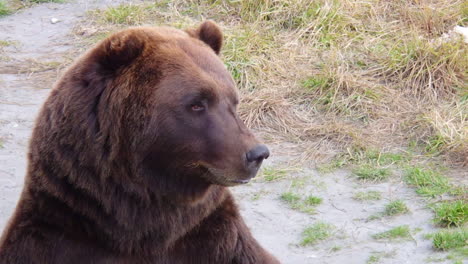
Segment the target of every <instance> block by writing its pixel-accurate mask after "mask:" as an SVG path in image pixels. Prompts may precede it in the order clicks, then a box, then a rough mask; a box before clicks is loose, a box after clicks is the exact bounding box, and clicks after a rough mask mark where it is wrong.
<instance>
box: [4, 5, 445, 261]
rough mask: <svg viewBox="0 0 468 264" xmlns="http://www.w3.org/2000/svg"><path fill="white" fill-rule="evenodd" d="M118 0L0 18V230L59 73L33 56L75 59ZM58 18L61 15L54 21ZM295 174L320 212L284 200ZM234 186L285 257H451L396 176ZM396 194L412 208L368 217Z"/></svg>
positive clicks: (259, 230) (307, 174) (254, 223)
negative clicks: (321, 234)
mask: <svg viewBox="0 0 468 264" xmlns="http://www.w3.org/2000/svg"><path fill="white" fill-rule="evenodd" d="M111 2H112V4H116V3H118V1H83V0H79V1H70V3H65V4H42V5H36V6H33V7H31V8H28V9H24V10H21V11H19V12H18V13H16V14H13V15H10V16H7V17H4V18H1V19H0V40H5V41H12V42H13V43H14V45H11V46H8V47H4V48H1V49H2V50H3V51H0V142H2V144H0V145H2V146H1V147H0V230H2V229H3V228H4V226H5V224H6V222H7V220H8V218H9V217H10V215H11V214H12V212H13V210H14V207H15V205H16V202H17V200H18V197H19V195H20V192H21V188H22V185H23V179H24V175H25V169H26V153H27V145H28V140H29V137H30V135H31V130H32V128H33V125H34V119H35V117H36V115H37V114H38V111H39V108H40V106H41V105H42V103H43V102H44V100H45V99H46V97H47V95H48V94H49V92H50V88H51V87H52V85H53V82H54V81H55V80H56V78H57V76H58V73H57V71H56V70H55V69H47V67H42V68H41V67H39V68H38V70H34V71H32V70H27V68H28V67H29V65H31V61H34V62H39V64H41V65H47V64H48V63H51V62H54V63H56V62H64V61H65V62H66V61H67V60H69V57H67V54H68V53H69V52H70V51H71V50H73V49H74V42H75V40H74V39H73V37H72V36H71V34H70V32H71V30H72V28H73V27H74V26H75V25H76V24H77V23H79V21H80V20H81V19H82V17H81V16H83V15H84V13H85V12H86V10H88V9H92V8H96V7H102V6H106V5H109V4H111ZM51 18H57V19H59V22H58V23H55V24H53V23H51V21H50V20H51ZM25 68H26V70H25ZM282 149H283V146H281V145H276V146H272V153H273V155H272V158H271V159H269V160H267V162H266V164H265V166H267V167H272V168H274V167H285V166H287V164H288V162H289V161H290V159H291V158H290V157H288V155H286V154H281V151H280V150H282ZM293 179H301V180H302V181H303V182H304V184H303V186H302V187H301V188H300V189H299V190H300V192H301V193H302V194H304V195H310V194H313V195H316V196H320V197H322V198H324V202H323V203H322V204H321V205H319V206H318V207H317V213H316V214H314V215H309V214H304V213H301V212H299V211H296V210H292V209H290V208H289V207H288V205H286V204H285V203H283V202H282V201H280V199H279V196H280V195H281V193H283V192H285V191H288V189H289V188H290V187H291V182H292V180H293ZM366 190H378V191H381V192H382V194H383V199H382V200H380V201H375V202H359V201H356V200H354V199H352V196H353V194H354V193H356V192H358V191H366ZM232 191H233V192H234V194H235V196H236V197H237V200H238V202H239V205H240V208H241V210H242V214H243V216H244V218H245V221H246V222H247V224H248V225H249V226H250V228H251V229H252V232H253V233H254V235H255V237H257V238H258V240H259V241H260V242H261V244H263V245H264V246H265V247H266V248H267V249H269V250H270V251H271V252H273V254H274V255H276V256H277V257H278V258H279V259H280V260H281V261H282V262H283V263H289V264H306V263H337V264H338V263H351V264H353V263H366V261H367V260H368V258H369V256H371V255H379V256H381V259H380V261H379V262H378V263H426V262H428V261H427V260H428V258H433V259H440V258H442V257H444V255H443V254H442V253H438V252H435V251H434V250H433V249H432V248H431V243H430V241H429V240H425V239H423V235H424V234H427V233H430V232H432V231H434V229H433V228H434V227H433V226H432V225H431V217H432V215H431V212H430V210H428V209H427V208H426V203H425V202H424V201H422V200H421V199H420V198H418V197H417V196H416V195H415V193H414V191H413V190H411V189H409V188H408V187H406V186H405V185H404V184H402V183H401V181H400V180H399V178H398V177H397V176H395V177H394V178H393V180H390V181H388V182H385V183H380V184H363V183H361V182H357V181H355V180H354V179H352V177H351V176H350V172H349V171H344V170H343V171H337V172H334V173H331V174H327V175H321V174H319V173H318V172H317V171H316V170H314V169H312V168H302V169H301V170H300V171H296V172H294V173H290V174H289V175H287V177H285V178H284V179H282V180H278V181H274V182H265V181H262V180H261V179H258V180H256V181H254V182H252V183H250V184H248V185H245V186H240V187H236V188H233V189H232ZM394 199H402V200H405V201H406V202H407V205H408V207H409V208H410V210H411V213H410V214H406V215H401V216H397V217H393V218H384V219H380V220H373V221H369V220H367V219H368V217H369V216H370V215H373V214H376V213H378V212H380V211H382V210H383V207H384V205H385V204H386V203H388V201H390V200H394ZM318 220H321V221H325V222H328V223H331V224H333V225H334V226H335V231H334V235H333V237H332V238H331V239H329V240H326V241H323V242H321V243H319V244H317V245H316V246H309V247H301V246H299V245H298V244H299V242H300V240H301V232H302V230H303V229H304V228H305V227H306V226H308V225H311V224H313V223H314V222H316V221H318ZM398 225H409V226H410V227H411V229H412V230H414V229H420V231H419V232H413V239H411V240H407V241H400V242H377V241H376V240H375V239H373V238H372V237H371V235H372V234H375V233H378V232H381V231H386V230H388V229H390V228H392V227H395V226H398ZM438 263H450V262H443V261H441V262H438Z"/></svg>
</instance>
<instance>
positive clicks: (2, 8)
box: [0, 1, 11, 17]
mask: <svg viewBox="0 0 468 264" xmlns="http://www.w3.org/2000/svg"><path fill="white" fill-rule="evenodd" d="M10 13H11V10H10V9H9V8H8V6H7V5H6V2H5V1H0V17H2V16H6V15H9V14H10Z"/></svg>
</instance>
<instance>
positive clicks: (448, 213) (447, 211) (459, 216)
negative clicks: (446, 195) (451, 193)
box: [433, 200, 468, 227]
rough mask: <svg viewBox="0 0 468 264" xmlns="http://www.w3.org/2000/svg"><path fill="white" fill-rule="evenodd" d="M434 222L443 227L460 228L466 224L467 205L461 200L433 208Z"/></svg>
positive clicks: (467, 218) (467, 217)
mask: <svg viewBox="0 0 468 264" xmlns="http://www.w3.org/2000/svg"><path fill="white" fill-rule="evenodd" d="M433 209H434V212H435V218H434V222H435V223H436V224H438V225H440V226H443V227H451V226H457V227H461V226H463V225H464V224H466V223H467V222H468V203H466V201H463V200H459V201H455V202H443V203H440V204H437V205H435V206H434V207H433Z"/></svg>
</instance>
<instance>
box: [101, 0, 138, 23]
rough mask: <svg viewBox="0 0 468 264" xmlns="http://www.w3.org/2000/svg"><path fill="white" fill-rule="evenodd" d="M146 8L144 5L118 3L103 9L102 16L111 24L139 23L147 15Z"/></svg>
mask: <svg viewBox="0 0 468 264" xmlns="http://www.w3.org/2000/svg"><path fill="white" fill-rule="evenodd" d="M146 10H147V9H146V7H144V6H141V5H134V4H120V5H118V6H115V7H109V8H108V9H106V10H104V11H103V12H102V18H103V19H104V21H105V22H108V23H111V24H122V25H140V24H142V23H143V21H144V19H145V16H146V15H147V14H146V12H145V11H146ZM97 15H98V14H97Z"/></svg>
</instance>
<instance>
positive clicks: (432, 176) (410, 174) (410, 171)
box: [405, 167, 454, 197]
mask: <svg viewBox="0 0 468 264" xmlns="http://www.w3.org/2000/svg"><path fill="white" fill-rule="evenodd" d="M405 180H406V182H407V183H408V184H410V185H412V186H414V187H416V193H418V194H419V195H422V196H429V197H434V196H437V195H442V194H444V193H450V192H453V190H454V189H453V188H452V186H451V184H450V182H449V180H448V179H447V178H446V177H444V176H442V175H441V174H440V173H439V172H436V171H434V170H431V169H425V168H421V167H410V168H407V169H406V172H405Z"/></svg>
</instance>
